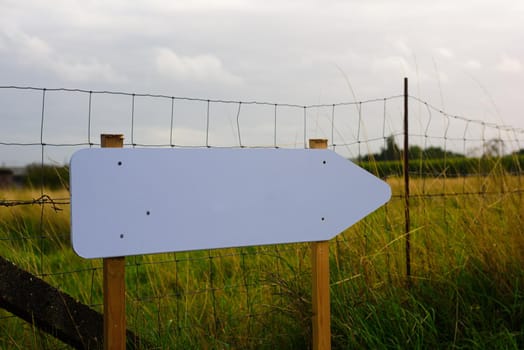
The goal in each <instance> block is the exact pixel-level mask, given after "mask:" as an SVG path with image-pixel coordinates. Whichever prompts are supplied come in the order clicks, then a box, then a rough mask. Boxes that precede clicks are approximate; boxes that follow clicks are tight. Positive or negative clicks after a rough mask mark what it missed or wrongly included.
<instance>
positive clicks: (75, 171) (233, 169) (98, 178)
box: [71, 148, 391, 258]
mask: <svg viewBox="0 0 524 350" xmlns="http://www.w3.org/2000/svg"><path fill="white" fill-rule="evenodd" d="M390 196H391V190H390V188H389V186H388V185H387V184H386V183H385V182H383V181H382V180H380V179H378V178H376V177H375V176H373V175H371V174H370V173H368V172H366V171H365V170H363V169H361V168H360V167H358V166H356V165H355V164H353V163H352V162H350V161H348V160H347V159H345V158H342V157H341V156H339V155H337V154H336V153H334V152H332V151H328V150H289V149H216V148H214V149H146V148H141V149H115V148H113V149H110V148H109V149H108V148H106V149H95V148H93V149H85V150H80V151H78V152H76V153H75V154H74V155H73V157H72V160H71V222H72V242H73V248H74V249H75V251H76V252H77V253H78V254H79V255H80V256H82V257H85V258H100V257H112V256H127V255H138V254H152V253H162V252H175V251H189V250H198V249H213V248H226V247H240V246H252V245H264V244H278V243H292V242H309V241H324V240H329V239H330V238H333V237H334V236H336V235H337V234H339V233H340V232H342V231H343V230H344V229H346V228H347V227H349V226H351V225H353V224H354V223H355V222H357V221H358V220H360V219H362V218H364V217H365V216H366V215H368V214H370V213H371V212H372V211H374V210H375V209H377V208H378V207H380V206H381V205H383V204H384V203H386V202H387V201H388V200H389V198H390Z"/></svg>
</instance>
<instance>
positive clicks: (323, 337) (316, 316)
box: [309, 139, 331, 350]
mask: <svg viewBox="0 0 524 350" xmlns="http://www.w3.org/2000/svg"><path fill="white" fill-rule="evenodd" d="M309 148H317V149H326V148H327V140H325V139H310V140H309ZM311 267H312V293H311V294H312V305H313V319H312V321H313V350H327V349H331V310H330V301H329V241H321V242H312V243H311Z"/></svg>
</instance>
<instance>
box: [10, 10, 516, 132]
mask: <svg viewBox="0 0 524 350" xmlns="http://www.w3.org/2000/svg"><path fill="white" fill-rule="evenodd" d="M522 43H524V2H523V1H521V0H501V1H493V0H491V1H487V0H476V1H469V0H468V1H466V0H465V1H456V0H442V1H425V0H417V1H415V0H401V1H386V0H369V1H337V0H327V1H314V0H300V1H273V0H267V1H241V0H222V1H209V0H207V1H206V0H202V1H200V0H197V1H194V0H191V1H190V0H187V1H184V0H178V1H160V0H148V1H145V0H144V1H139V0H136V1H135V0H133V1H124V0H118V1H91V0H82V1H79V0H78V1H75V0H61V1H53V2H48V1H36V0H23V1H21V0H0V85H21V86H38V87H47V88H52V87H68V88H82V89H87V90H97V89H102V90H120V91H129V92H137V93H138V92H144V93H161V94H166V95H174V96H191V97H200V98H204V99H229V100H235V101H236V100H259V101H269V102H273V103H294V104H301V105H302V104H303V105H310V104H316V103H327V104H331V103H337V102H342V101H351V100H354V99H356V100H365V99H370V98H382V97H386V96H391V95H397V94H400V93H402V78H403V77H405V76H406V77H409V79H410V92H411V94H412V95H414V96H418V97H420V98H421V99H423V100H426V101H428V102H430V103H431V104H433V105H435V106H437V107H438V108H443V109H445V110H446V111H448V112H449V113H451V114H458V115H464V116H467V117H469V118H472V119H479V120H483V121H486V122H493V123H497V124H501V125H502V124H506V125H512V126H515V127H518V128H524V116H523V115H522V104H523V101H524V90H523V86H524V84H523V83H524V45H523V44H522ZM1 93H2V92H1V91H0V94H1ZM0 98H1V96H0ZM5 118H6V117H4V121H2V123H3V124H4V122H6V119H5ZM9 123H11V124H13V125H12V126H11V129H12V132H16V128H17V127H18V126H16V127H15V124H16V123H17V122H16V120H10V121H9ZM19 128H20V129H21V128H22V126H19ZM0 136H1V135H0ZM0 141H1V140H0Z"/></svg>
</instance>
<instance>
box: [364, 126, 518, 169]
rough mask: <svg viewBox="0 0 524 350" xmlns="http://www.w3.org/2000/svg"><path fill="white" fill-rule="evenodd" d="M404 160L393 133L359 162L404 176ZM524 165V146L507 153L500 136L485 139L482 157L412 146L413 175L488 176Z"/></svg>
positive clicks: (367, 167)
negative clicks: (376, 151) (376, 149)
mask: <svg viewBox="0 0 524 350" xmlns="http://www.w3.org/2000/svg"><path fill="white" fill-rule="evenodd" d="M403 159H404V155H403V150H401V149H400V147H399V146H398V145H397V144H396V143H395V138H394V136H389V137H388V138H386V142H385V147H383V148H381V149H380V152H378V153H374V154H369V155H367V156H364V157H359V158H358V159H357V160H356V162H357V163H358V164H359V165H360V166H362V167H363V168H365V169H366V170H368V171H370V172H372V173H374V174H376V175H377V176H380V177H388V176H401V175H402V171H403V162H402V160H403ZM523 167H524V149H520V150H519V151H517V152H514V153H512V154H506V155H505V154H504V142H503V141H502V140H499V139H492V140H488V141H487V142H485V144H484V145H483V152H482V155H481V156H480V157H466V156H465V155H464V154H461V153H456V152H452V151H448V150H444V149H443V148H440V147H435V146H431V147H428V148H426V149H422V148H421V147H419V146H416V145H414V146H410V147H409V148H408V171H409V173H410V174H411V175H413V176H417V175H418V176H432V177H435V176H467V175H471V174H479V175H487V174H489V173H491V172H493V171H495V170H497V171H505V172H508V173H521V172H522V168H523Z"/></svg>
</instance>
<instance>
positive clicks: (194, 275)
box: [0, 86, 524, 348]
mask: <svg viewBox="0 0 524 350" xmlns="http://www.w3.org/2000/svg"><path fill="white" fill-rule="evenodd" d="M0 106H1V107H0V121H1V124H2V128H1V129H0V162H2V164H4V165H3V166H2V169H1V173H0V176H1V178H0V186H1V188H2V192H1V193H2V194H1V195H0V255H1V256H3V257H4V258H6V259H8V260H10V261H12V262H14V263H16V264H17V265H18V266H20V267H22V268H24V269H25V270H27V271H29V272H31V273H33V274H34V275H36V276H37V277H40V278H42V279H44V280H45V281H47V282H49V283H50V284H52V285H53V286H55V287H57V288H59V289H60V290H62V291H64V292H66V293H68V294H70V295H72V296H73V297H74V298H76V299H78V300H79V301H81V302H83V303H85V304H87V305H89V306H90V307H92V308H94V309H95V310H97V311H100V312H101V311H102V261H101V260H100V259H94V260H84V259H81V258H79V257H78V256H76V255H75V254H74V252H73V251H72V249H71V247H70V238H69V232H70V228H69V227H70V225H69V210H70V209H69V205H70V200H69V190H68V168H67V164H68V160H69V158H70V156H71V154H72V153H73V152H74V151H76V150H78V149H81V148H86V147H99V146H100V142H99V135H100V134H102V133H122V134H124V136H125V147H162V148H180V147H203V148H215V147H226V148H233V147H238V148H252V147H265V148H306V147H307V141H308V139H312V138H325V139H328V146H329V148H330V149H332V150H333V151H335V152H337V153H339V154H340V155H342V156H344V157H346V158H348V159H351V160H352V161H354V162H356V163H358V164H359V165H361V166H362V167H364V168H365V169H367V170H368V171H370V172H372V173H374V174H376V175H377V176H380V177H381V178H384V179H386V180H387V181H388V183H389V184H390V185H391V187H392V190H393V196H392V200H391V201H390V203H388V204H387V205H386V206H384V207H383V208H381V209H379V210H378V211H377V212H375V213H374V214H372V215H371V216H370V217H368V218H366V219H365V220H363V221H362V222H360V223H358V224H357V225H355V226H354V227H352V228H350V229H348V230H347V231H345V232H344V233H342V234H341V235H339V236H337V237H336V238H335V239H334V240H333V241H332V242H331V250H332V254H331V259H332V269H333V270H332V273H331V284H332V292H333V293H334V295H337V293H339V292H340V291H343V290H345V288H348V285H356V286H358V285H367V286H370V285H371V286H376V285H378V284H381V283H390V284H395V283H401V281H402V280H403V278H404V273H405V270H404V265H403V261H404V260H403V259H404V257H403V248H402V244H401V243H402V241H403V238H404V237H405V234H406V232H404V231H403V222H404V218H403V216H402V215H403V207H402V205H403V202H404V193H405V191H404V189H403V182H402V170H403V168H402V167H403V165H402V162H401V160H402V159H403V157H405V156H406V155H407V157H408V159H409V162H408V164H409V169H408V170H409V171H408V173H409V176H410V178H411V182H410V186H411V187H412V188H410V193H411V195H410V205H411V206H412V210H413V214H412V216H413V218H412V226H411V227H412V229H411V231H412V232H411V233H412V234H415V237H414V243H413V252H412V254H413V258H412V263H413V266H412V271H411V273H412V275H413V276H414V277H415V278H423V277H424V276H425V275H426V274H427V273H428V271H430V270H435V269H437V270H438V267H437V266H436V265H437V263H438V259H437V258H436V257H435V256H436V255H439V254H447V253H449V251H446V250H445V246H446V244H447V243H446V242H441V243H439V244H442V245H441V246H440V245H439V246H435V245H434V242H435V241H434V239H432V238H431V237H430V236H438V237H443V239H444V240H447V239H448V238H445V237H450V236H452V235H475V234H479V232H482V230H484V228H483V227H484V226H482V222H484V221H486V220H495V219H496V220H497V221H498V222H499V224H500V226H501V228H502V229H504V227H509V226H515V225H516V226H518V227H522V226H523V225H522V213H523V209H522V208H523V207H522V192H523V191H524V187H523V185H522V162H523V161H524V149H523V148H522V147H523V146H522V145H523V141H524V130H521V129H515V128H511V127H509V126H505V125H496V124H492V123H486V122H483V121H480V120H476V119H474V118H466V117H464V116H458V115H452V114H450V113H448V112H446V111H443V110H441V109H439V108H436V107H434V106H433V105H431V104H430V103H428V102H426V101H423V100H421V99H419V98H417V97H414V96H409V108H410V111H411V112H410V113H411V114H410V130H409V145H410V147H409V149H408V150H407V151H408V152H406V150H403V149H402V148H401V146H400V145H402V144H403V142H402V141H403V135H404V130H403V109H402V107H403V95H392V96H390V97H385V98H378V99H370V100H366V101H352V102H342V103H333V104H312V105H297V104H285V103H270V102H260V101H228V100H213V99H202V98H188V97H176V96H167V95H157V94H138V93H127V92H112V91H89V90H81V89H63V88H60V89H49V88H35V87H18V86H0ZM417 111H418V112H417ZM155 171H156V170H155V169H151V174H152V176H153V177H154V172H155ZM306 190H307V189H306ZM508 203H509V204H508ZM520 230H522V229H520ZM464 240H465V238H464ZM448 243H449V242H448ZM446 252H447V253H446ZM310 271H311V266H310V261H309V246H308V245H307V244H289V245H278V246H263V247H246V248H238V249H221V250H209V251H197V252H183V253H172V254H159V255H147V256H133V257H128V258H127V259H126V280H127V295H126V298H127V305H128V308H127V315H128V322H129V328H131V329H132V330H134V331H135V332H136V333H137V334H139V335H140V336H141V337H143V338H145V339H148V341H150V342H151V343H152V344H156V345H155V346H157V347H158V348H202V347H204V348H226V347H228V346H230V347H233V348H275V347H276V348H307V347H308V346H309V343H308V339H309V338H310V336H309V335H310V332H311V330H310V326H309V323H310V316H311V310H310V306H311V305H310V293H311V292H310V290H309V287H308V286H309V284H308V283H309V276H310ZM377 288H378V287H377ZM20 322H21V321H19V320H17V319H16V318H15V317H13V316H12V315H11V314H10V313H9V312H7V311H1V312H0V323H1V324H2V329H5V330H6V331H5V332H4V331H1V332H3V333H6V334H1V335H0V338H1V339H2V340H1V344H3V345H4V346H13V345H14V344H17V346H20V344H28V342H32V343H31V345H30V346H35V344H37V346H38V347H42V348H46V347H57V346H61V347H62V346H63V345H61V344H60V343H57V342H54V340H53V339H51V338H49V337H47V336H46V335H44V334H43V333H42V332H40V331H38V332H37V334H38V336H36V337H35V336H34V333H33V336H32V337H31V336H30V337H29V340H23V339H25V338H24V337H26V336H27V334H28V333H31V332H35V331H34V329H32V328H30V327H25V328H24V327H20ZM14 329H18V330H16V331H14ZM31 330H32V331H31ZM8 332H12V333H11V335H9V336H8V335H7V333H8Z"/></svg>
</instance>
